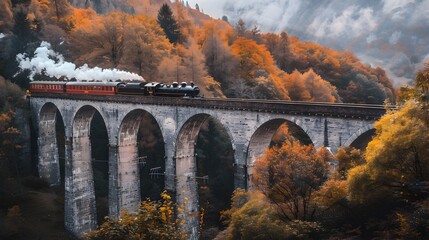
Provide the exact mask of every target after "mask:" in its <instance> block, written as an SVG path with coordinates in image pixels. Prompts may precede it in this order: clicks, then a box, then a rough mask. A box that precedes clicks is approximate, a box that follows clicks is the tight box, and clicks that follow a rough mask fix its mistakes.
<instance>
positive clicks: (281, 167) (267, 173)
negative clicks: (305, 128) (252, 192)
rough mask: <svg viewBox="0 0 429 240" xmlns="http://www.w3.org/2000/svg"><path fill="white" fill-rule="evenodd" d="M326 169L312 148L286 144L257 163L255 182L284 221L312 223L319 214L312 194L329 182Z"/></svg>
mask: <svg viewBox="0 0 429 240" xmlns="http://www.w3.org/2000/svg"><path fill="white" fill-rule="evenodd" d="M327 170H328V169H327V165H326V163H325V162H323V160H322V159H321V158H320V156H318V154H317V153H316V151H315V150H314V148H313V147H312V146H305V145H301V144H300V143H299V142H296V141H286V142H285V143H284V144H283V145H282V146H281V147H273V148H270V149H268V150H267V151H266V152H265V153H264V154H263V156H262V157H261V158H259V159H258V160H257V161H256V164H255V167H254V172H255V174H254V178H253V183H254V184H255V186H256V187H257V188H258V189H259V190H260V191H262V192H263V193H264V195H265V196H267V198H268V199H269V200H270V201H271V202H272V203H273V204H274V205H275V206H276V209H277V212H278V213H279V214H280V215H281V218H282V219H283V220H285V221H290V220H296V219H298V220H311V219H313V218H314V214H315V211H316V206H315V204H314V202H313V194H314V192H316V191H317V190H318V189H319V187H320V186H321V185H322V183H323V182H324V181H325V180H326V178H327Z"/></svg>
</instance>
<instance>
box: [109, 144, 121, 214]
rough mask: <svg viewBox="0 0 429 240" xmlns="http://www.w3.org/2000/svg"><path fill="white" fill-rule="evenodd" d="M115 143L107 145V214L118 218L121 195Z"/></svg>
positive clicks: (117, 152)
mask: <svg viewBox="0 0 429 240" xmlns="http://www.w3.org/2000/svg"><path fill="white" fill-rule="evenodd" d="M118 149H119V148H118V146H117V145H112V144H110V145H109V160H108V161H109V216H111V217H114V218H119V215H120V211H121V209H120V207H119V206H120V205H119V198H120V197H121V195H120V193H121V191H120V188H119V169H118V168H119V165H118V156H119V150H118Z"/></svg>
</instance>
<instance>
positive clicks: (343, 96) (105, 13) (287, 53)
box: [0, 0, 395, 104]
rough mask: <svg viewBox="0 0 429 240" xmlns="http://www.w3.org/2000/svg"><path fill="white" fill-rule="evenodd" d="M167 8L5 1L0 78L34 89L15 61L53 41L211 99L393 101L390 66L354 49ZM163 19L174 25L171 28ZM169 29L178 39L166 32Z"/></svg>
mask: <svg viewBox="0 0 429 240" xmlns="http://www.w3.org/2000/svg"><path fill="white" fill-rule="evenodd" d="M163 2H164V1H148V0H141V1H138V0H133V1H124V2H122V1H121V2H119V1H93V2H91V1H70V2H68V1H67V0H56V1H52V2H51V1H46V0H32V1H30V0H24V1H11V0H1V2H0V6H1V9H2V10H0V17H1V19H2V21H1V22H0V32H1V33H2V35H1V36H2V37H1V39H0V42H1V43H2V44H1V45H0V48H1V56H0V75H3V76H4V77H5V78H7V79H11V80H12V81H13V82H16V83H18V84H19V85H21V86H26V84H27V82H28V79H27V76H28V72H26V71H23V72H21V73H20V74H16V73H17V72H18V71H19V68H18V62H17V61H14V59H15V56H16V55H17V54H18V53H26V54H27V56H28V57H30V58H31V57H32V56H33V55H34V51H35V50H36V49H37V47H39V46H40V42H41V41H47V42H49V43H50V44H51V45H52V50H53V51H55V52H56V53H58V54H62V55H63V56H64V58H65V60H66V61H69V62H72V63H74V64H76V66H77V67H79V66H85V65H84V64H87V65H88V67H90V68H91V67H101V68H117V69H121V70H125V71H130V72H133V73H137V74H139V75H141V76H142V77H143V78H144V79H145V80H146V81H161V82H172V81H178V82H181V81H187V82H190V81H193V82H195V83H196V84H197V85H199V86H200V87H201V89H202V94H203V95H204V96H206V97H237V98H260V99H284V100H295V101H322V102H354V103H378V104H381V103H383V102H384V101H385V100H386V99H388V100H389V101H390V102H394V100H395V93H394V89H393V87H392V85H391V82H390V80H389V79H388V78H387V76H386V74H385V72H384V70H383V69H381V68H372V67H370V66H367V65H364V64H362V63H360V62H359V60H358V59H357V58H356V57H355V56H354V55H353V53H351V52H341V51H336V50H332V49H329V48H327V47H323V46H320V45H318V44H314V43H310V42H301V41H300V40H299V39H298V38H297V37H294V36H289V35H288V34H287V33H286V32H282V33H280V34H274V33H261V32H260V31H259V29H258V28H257V27H253V28H252V27H250V28H249V27H248V26H246V24H245V22H243V21H239V22H238V23H237V24H236V25H231V24H229V23H228V22H227V20H226V19H225V20H226V21H222V20H214V19H211V18H209V17H208V16H207V15H205V14H204V13H202V12H200V10H199V9H193V8H191V7H190V6H189V5H187V4H186V3H183V2H179V3H177V4H176V3H174V4H171V3H168V6H169V8H170V10H171V11H170V12H167V13H165V12H163V13H162V12H161V11H160V9H161V6H162V4H163ZM165 14H167V15H168V14H170V15H169V16H168V17H170V18H171V19H172V20H173V22H170V23H168V24H170V25H165V24H164V25H163V22H162V21H163V20H162V19H165V17H166V16H165ZM171 27H173V28H176V29H174V31H175V33H176V34H177V38H171V36H169V34H168V31H166V29H168V28H171ZM48 77H52V76H43V74H39V76H36V77H35V78H36V79H48ZM64 77H66V78H67V76H66V74H64Z"/></svg>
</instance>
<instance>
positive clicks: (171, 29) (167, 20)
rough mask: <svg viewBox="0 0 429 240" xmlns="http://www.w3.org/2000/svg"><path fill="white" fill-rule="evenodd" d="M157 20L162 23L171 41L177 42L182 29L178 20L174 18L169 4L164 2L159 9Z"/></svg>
mask: <svg viewBox="0 0 429 240" xmlns="http://www.w3.org/2000/svg"><path fill="white" fill-rule="evenodd" d="M157 22H158V23H159V25H161V28H162V29H163V30H164V32H165V35H166V36H167V38H168V40H169V41H170V42H171V43H177V42H178V41H179V39H180V30H179V25H178V23H177V21H176V20H175V19H174V16H173V12H172V11H171V8H170V7H169V6H168V5H167V4H165V3H164V4H163V5H162V6H161V8H160V9H159V11H158V19H157Z"/></svg>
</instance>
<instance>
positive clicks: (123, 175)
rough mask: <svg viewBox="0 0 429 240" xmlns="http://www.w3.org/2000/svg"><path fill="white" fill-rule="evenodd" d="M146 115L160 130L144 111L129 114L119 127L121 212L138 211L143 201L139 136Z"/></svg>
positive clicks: (133, 111)
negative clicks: (139, 166) (139, 165)
mask: <svg viewBox="0 0 429 240" xmlns="http://www.w3.org/2000/svg"><path fill="white" fill-rule="evenodd" d="M145 114H148V115H149V116H150V118H152V119H154V120H155V122H156V124H157V125H158V128H159V129H160V126H159V124H158V121H156V119H155V117H154V116H153V115H152V114H151V113H149V112H147V111H145V110H142V109H134V110H132V111H130V112H128V113H127V114H126V115H125V117H124V118H123V120H122V122H121V124H120V127H119V132H118V169H119V171H118V178H119V179H118V181H119V188H120V189H121V190H120V192H122V194H121V195H120V196H119V208H120V209H119V210H128V211H136V210H137V207H138V206H139V204H140V201H141V199H140V196H141V192H140V191H141V189H140V173H139V169H138V164H139V162H138V145H137V140H138V139H137V137H138V136H137V135H138V132H139V127H140V124H141V121H142V120H143V118H144V115H145ZM160 131H161V129H160ZM161 134H162V133H161Z"/></svg>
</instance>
